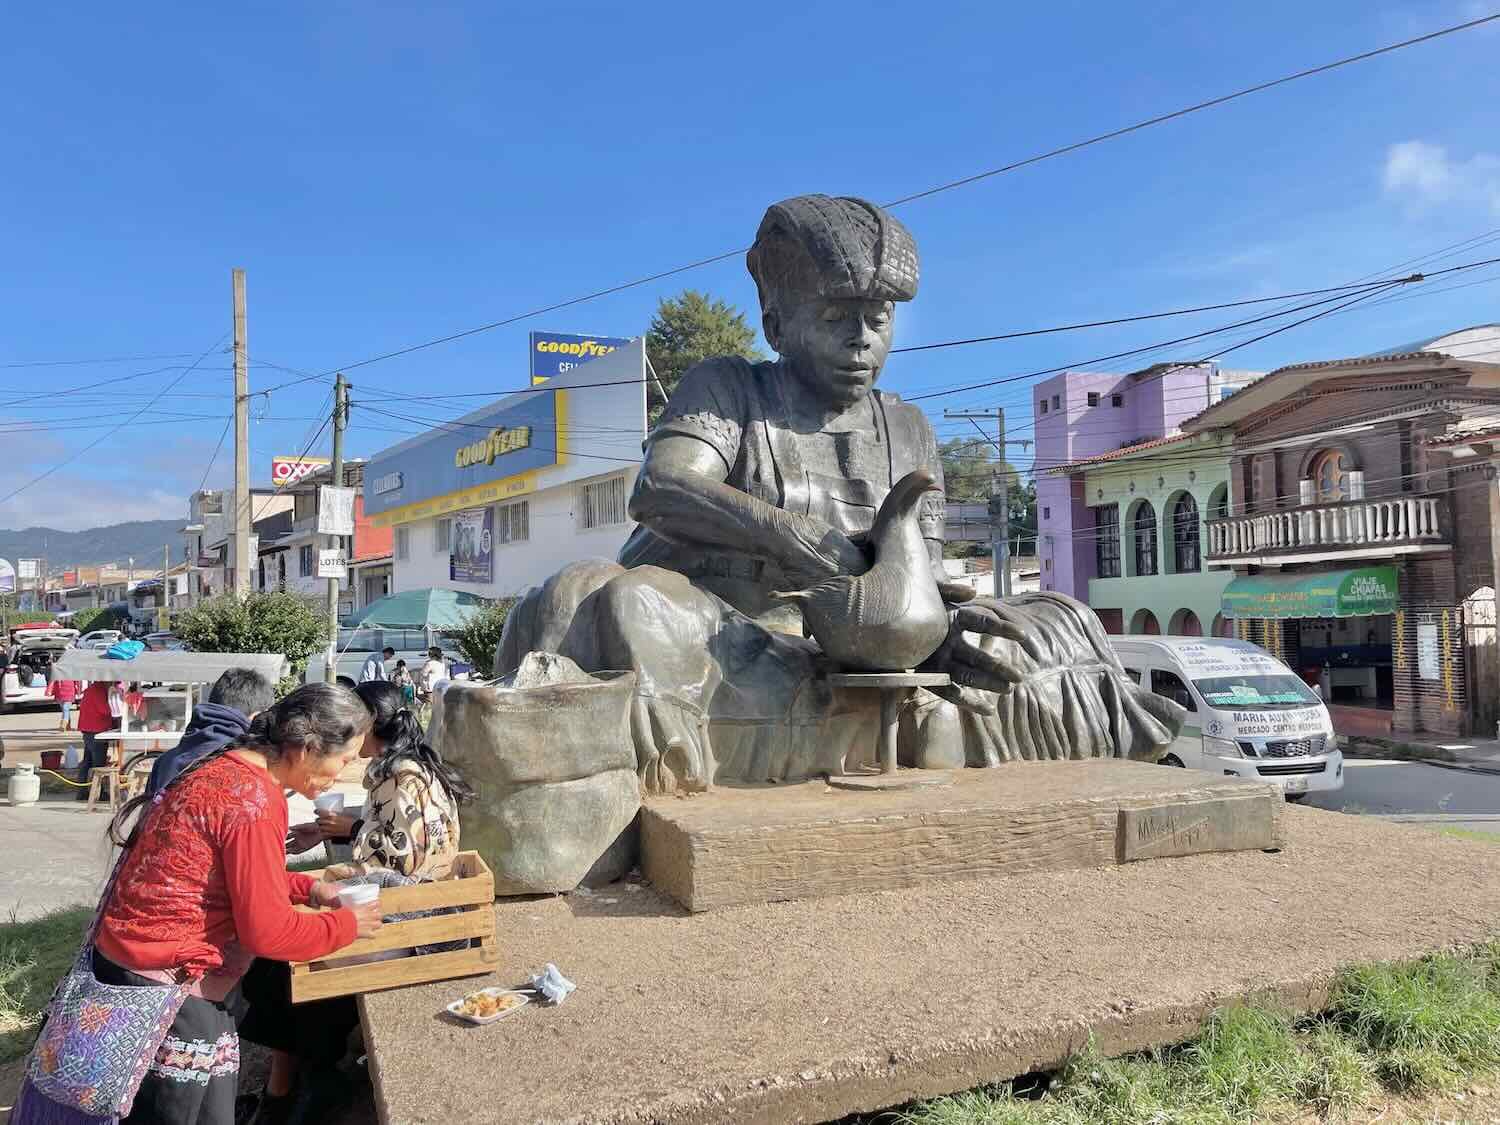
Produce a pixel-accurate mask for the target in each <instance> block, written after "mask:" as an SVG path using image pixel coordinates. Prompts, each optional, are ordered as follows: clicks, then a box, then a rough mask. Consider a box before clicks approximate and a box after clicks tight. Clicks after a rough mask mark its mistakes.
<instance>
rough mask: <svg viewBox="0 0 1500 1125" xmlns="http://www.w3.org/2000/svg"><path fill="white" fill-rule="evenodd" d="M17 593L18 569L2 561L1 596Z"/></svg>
mask: <svg viewBox="0 0 1500 1125" xmlns="http://www.w3.org/2000/svg"><path fill="white" fill-rule="evenodd" d="M15 592H16V568H15V567H13V566H11V565H10V563H8V562H6V561H5V560H4V559H0V594H14V593H15Z"/></svg>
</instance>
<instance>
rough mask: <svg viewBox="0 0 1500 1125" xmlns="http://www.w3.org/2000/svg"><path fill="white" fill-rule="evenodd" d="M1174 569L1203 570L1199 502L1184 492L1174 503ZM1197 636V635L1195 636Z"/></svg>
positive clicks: (1172, 509)
mask: <svg viewBox="0 0 1500 1125" xmlns="http://www.w3.org/2000/svg"><path fill="white" fill-rule="evenodd" d="M1171 519H1172V569H1173V570H1174V571H1176V572H1177V573H1178V574H1194V573H1196V572H1197V571H1199V570H1200V569H1202V567H1201V564H1200V561H1199V554H1198V502H1197V501H1196V500H1194V499H1193V497H1192V494H1191V493H1187V492H1184V493H1183V494H1182V495H1181V496H1179V497H1177V499H1176V500H1174V501H1173V502H1172V508H1171ZM1194 635H1196V634H1194Z"/></svg>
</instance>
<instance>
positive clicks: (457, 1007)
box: [448, 988, 531, 1027]
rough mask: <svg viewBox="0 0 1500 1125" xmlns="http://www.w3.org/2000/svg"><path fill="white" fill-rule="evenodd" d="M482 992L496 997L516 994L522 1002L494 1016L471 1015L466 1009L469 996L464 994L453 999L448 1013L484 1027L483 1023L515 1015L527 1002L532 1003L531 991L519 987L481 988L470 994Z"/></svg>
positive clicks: (475, 994)
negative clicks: (465, 1002)
mask: <svg viewBox="0 0 1500 1125" xmlns="http://www.w3.org/2000/svg"><path fill="white" fill-rule="evenodd" d="M480 993H483V994H485V995H487V996H496V997H499V996H514V997H516V998H517V999H519V1000H520V1003H519V1004H517V1005H516V1006H515V1007H513V1008H507V1009H506V1010H505V1011H503V1012H496V1013H495V1014H494V1015H493V1016H471V1015H470V1014H469V1013H468V1012H466V1011H464V1001H465V1000H467V999H468V996H464V997H460V998H459V999H457V1000H455V1001H453V1003H451V1004H449V1005H448V1014H449V1015H452V1016H456V1017H457V1018H459V1019H461V1020H466V1021H467V1022H469V1023H475V1024H479V1025H480V1026H481V1027H482V1026H483V1025H485V1024H487V1023H494V1022H495V1021H496V1020H503V1019H504V1018H505V1017H506V1016H513V1015H515V1014H516V1013H517V1012H519V1011H520V1010H521V1009H522V1008H524V1007H526V1005H527V1004H530V1003H531V993H529V992H522V991H520V990H518V989H511V988H481V989H480V990H479V992H475V993H470V994H469V995H470V996H477V995H479V994H480Z"/></svg>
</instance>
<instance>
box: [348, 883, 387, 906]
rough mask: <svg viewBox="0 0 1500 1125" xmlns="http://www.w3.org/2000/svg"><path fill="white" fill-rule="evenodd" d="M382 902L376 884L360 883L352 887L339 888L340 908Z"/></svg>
mask: <svg viewBox="0 0 1500 1125" xmlns="http://www.w3.org/2000/svg"><path fill="white" fill-rule="evenodd" d="M379 900H380V888H379V887H377V886H376V885H375V884H374V883H359V884H357V885H355V886H352V887H340V888H339V905H340V906H365V905H367V904H368V903H372V902H378V901H379Z"/></svg>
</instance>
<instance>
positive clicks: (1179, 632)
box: [1169, 609, 1203, 637]
mask: <svg viewBox="0 0 1500 1125" xmlns="http://www.w3.org/2000/svg"><path fill="white" fill-rule="evenodd" d="M1169 628H1170V631H1171V633H1172V635H1173V636H1174V637H1201V636H1203V623H1202V622H1201V621H1199V620H1198V615H1197V614H1196V613H1194V612H1193V611H1192V610H1190V609H1179V610H1178V611H1177V612H1176V613H1174V614H1172V621H1171V624H1170V627H1169Z"/></svg>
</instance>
